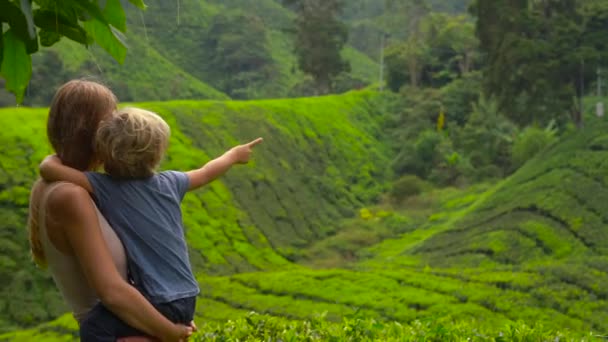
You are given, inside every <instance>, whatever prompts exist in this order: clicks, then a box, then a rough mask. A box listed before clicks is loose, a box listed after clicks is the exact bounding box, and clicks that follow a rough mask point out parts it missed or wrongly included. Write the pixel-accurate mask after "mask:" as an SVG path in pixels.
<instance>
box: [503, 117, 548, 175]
mask: <svg viewBox="0 0 608 342" xmlns="http://www.w3.org/2000/svg"><path fill="white" fill-rule="evenodd" d="M556 141H557V136H556V131H555V130H554V129H553V126H552V125H550V126H549V127H547V128H545V129H540V128H537V127H527V128H525V129H524V130H523V131H522V132H521V133H520V134H519V136H518V137H517V139H516V140H515V142H514V144H513V149H512V158H513V166H514V167H515V168H519V167H521V166H522V165H523V164H524V163H525V162H527V161H528V160H530V159H532V158H533V157H534V156H535V155H536V154H538V153H539V152H540V151H542V150H544V149H545V148H547V147H548V146H550V145H552V144H553V143H555V142H556Z"/></svg>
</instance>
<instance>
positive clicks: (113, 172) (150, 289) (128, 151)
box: [40, 108, 262, 340]
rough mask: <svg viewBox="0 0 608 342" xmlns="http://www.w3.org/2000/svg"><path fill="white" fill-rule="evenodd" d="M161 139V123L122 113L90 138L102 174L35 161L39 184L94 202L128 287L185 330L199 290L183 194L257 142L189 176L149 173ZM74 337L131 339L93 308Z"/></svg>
mask: <svg viewBox="0 0 608 342" xmlns="http://www.w3.org/2000/svg"><path fill="white" fill-rule="evenodd" d="M169 136H170V128H169V125H167V123H166V122H165V121H164V120H163V119H161V118H160V117H159V116H158V115H156V114H155V113H152V112H149V111H146V110H143V109H138V108H126V109H122V110H120V111H118V112H117V113H115V115H114V116H113V117H112V118H111V119H109V120H108V121H105V122H102V123H101V124H100V126H99V129H98V131H97V135H96V139H95V141H96V146H95V150H96V152H97V157H98V158H99V159H100V160H101V161H102V162H103V165H104V169H105V171H106V173H107V174H101V173H95V172H81V171H78V170H76V169H72V168H70V167H67V166H64V165H62V163H61V160H59V158H57V157H55V156H50V157H47V158H46V159H45V160H44V161H43V162H42V164H41V165H40V174H41V176H42V177H43V178H44V179H45V180H47V181H67V182H71V183H75V184H77V185H79V186H82V187H83V188H85V189H86V190H87V191H88V192H89V193H91V194H92V195H93V196H94V198H95V200H96V203H97V205H98V207H99V210H100V211H101V213H102V214H103V215H104V217H105V218H106V219H107V220H108V222H109V223H110V225H111V226H112V228H113V229H114V230H115V231H116V233H117V235H118V236H119V237H120V239H121V241H122V243H123V244H124V246H125V250H126V253H127V258H128V265H129V272H130V278H131V281H132V283H133V284H134V286H136V287H137V288H138V289H139V291H140V292H141V293H142V294H144V296H146V298H148V300H149V301H150V303H152V304H153V305H154V306H155V307H156V308H157V309H158V310H159V311H160V312H161V313H163V314H164V315H165V316H166V317H167V318H169V319H170V320H172V321H173V322H175V323H183V324H189V323H190V322H191V321H192V319H193V316H194V310H195V303H196V295H197V294H198V293H199V288H198V284H197V282H196V280H195V278H194V275H193V273H192V269H191V266H190V262H189V259H188V250H187V245H186V241H185V238H184V229H183V226H182V215H181V208H180V204H181V201H182V199H183V198H184V195H185V193H186V192H187V191H190V190H194V189H197V188H199V187H201V186H203V185H205V184H207V183H209V182H211V181H213V180H214V179H216V178H217V177H219V176H221V175H222V174H224V173H225V172H226V171H228V169H230V167H231V166H232V165H233V164H243V163H247V162H248V161H249V157H250V154H251V152H252V151H251V149H252V147H254V146H255V145H258V144H259V143H261V142H262V138H258V139H256V140H254V141H252V142H250V143H248V144H244V145H238V146H236V147H234V148H232V149H230V150H229V151H227V152H226V153H224V154H223V155H222V156H221V157H219V158H217V159H214V160H212V161H210V162H208V163H207V164H205V165H204V166H203V167H201V168H200V169H197V170H193V171H189V172H177V171H165V172H160V173H155V170H156V168H157V167H158V165H159V164H160V161H161V159H162V157H163V155H164V153H165V151H166V149H167V147H168V143H169ZM81 332H82V333H83V334H85V335H87V336H94V338H95V339H103V338H108V340H110V339H111V338H116V337H124V336H130V335H133V334H135V333H136V332H134V331H133V330H132V329H131V328H129V327H128V326H127V325H126V324H124V323H122V322H121V321H120V320H118V319H117V318H116V317H115V316H114V315H113V314H112V313H111V312H110V311H109V310H107V309H105V308H104V307H103V306H102V305H101V304H100V306H98V307H96V308H95V309H93V310H92V312H91V313H90V314H89V316H88V317H87V318H86V319H85V320H84V321H83V322H82V326H81Z"/></svg>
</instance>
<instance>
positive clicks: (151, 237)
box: [86, 171, 199, 303]
mask: <svg viewBox="0 0 608 342" xmlns="http://www.w3.org/2000/svg"><path fill="white" fill-rule="evenodd" d="M86 175H87V178H88V179H89V182H90V183H91V186H92V187H93V190H94V191H95V193H94V197H95V199H96V202H97V205H98V207H99V211H101V213H102V214H103V215H104V216H105V218H106V219H107V220H108V222H109V223H110V225H111V226H112V228H113V229H114V230H115V231H116V234H117V235H118V237H119V238H120V240H121V241H122V243H123V245H124V246H125V250H126V252H127V259H128V265H129V271H130V272H131V277H132V278H133V280H134V282H135V286H136V287H138V288H139V289H140V291H142V293H143V294H144V295H145V296H146V297H148V299H149V300H150V301H151V302H153V303H167V302H170V301H173V300H176V299H181V298H186V297H192V296H196V295H197V294H198V293H199V287H198V284H197V282H196V279H195V278H194V275H193V274H192V268H191V266H190V260H189V259H188V247H187V245H186V240H185V238H184V228H183V224H182V212H181V207H180V204H181V201H182V200H183V198H184V195H185V194H186V192H187V191H188V187H189V186H190V180H189V178H188V175H186V174H185V173H183V172H177V171H165V172H161V173H158V174H156V175H154V176H152V177H150V178H146V179H137V180H132V179H131V180H116V179H113V178H111V177H110V176H108V175H105V174H101V173H95V172H87V173H86Z"/></svg>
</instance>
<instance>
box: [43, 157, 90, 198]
mask: <svg viewBox="0 0 608 342" xmlns="http://www.w3.org/2000/svg"><path fill="white" fill-rule="evenodd" d="M40 176H42V178H44V180H46V181H48V182H58V181H63V182H70V183H73V184H76V185H78V186H80V187H83V188H84V189H85V190H86V191H87V192H89V193H91V194H92V193H93V187H92V186H91V183H90V182H89V180H88V179H87V176H86V175H85V174H84V172H81V171H78V170H76V169H73V168H71V167H69V166H65V165H63V163H61V159H59V157H57V156H56V155H51V156H48V157H46V158H44V160H43V161H42V163H41V164H40Z"/></svg>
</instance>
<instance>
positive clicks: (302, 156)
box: [0, 91, 388, 331]
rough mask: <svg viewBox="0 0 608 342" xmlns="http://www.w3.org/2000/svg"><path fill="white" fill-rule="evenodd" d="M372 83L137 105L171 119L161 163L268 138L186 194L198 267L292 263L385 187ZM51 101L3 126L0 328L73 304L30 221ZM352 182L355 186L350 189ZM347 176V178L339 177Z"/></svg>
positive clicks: (209, 270)
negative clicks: (337, 91) (363, 87)
mask: <svg viewBox="0 0 608 342" xmlns="http://www.w3.org/2000/svg"><path fill="white" fill-rule="evenodd" d="M375 98H376V95H375V94H373V93H371V92H365V91H361V92H356V93H353V94H348V95H344V96H332V97H326V98H319V99H294V100H277V101H252V102H242V103H241V102H188V101H183V102H166V103H161V102H158V103H140V104H137V105H138V106H141V107H144V108H147V109H150V110H153V111H156V112H158V113H159V114H161V115H162V116H163V117H164V118H165V119H166V120H167V122H168V123H169V124H170V125H171V127H172V137H171V142H170V148H169V151H168V155H167V157H166V160H165V162H164V164H163V165H162V168H163V169H178V170H188V169H192V168H198V167H200V166H201V165H202V164H204V163H205V162H207V161H209V160H210V159H211V158H214V157H216V156H219V155H221V154H222V153H223V152H224V151H225V150H227V149H228V148H230V147H232V146H234V145H236V144H239V143H244V142H247V141H249V140H250V139H254V138H257V137H258V136H262V137H264V138H265V141H264V143H263V144H262V145H260V146H259V148H257V149H256V152H255V155H254V157H253V161H252V162H251V163H250V164H249V165H247V166H237V167H235V168H234V169H233V170H231V171H230V172H229V173H228V174H227V175H226V176H225V177H223V178H222V179H221V180H218V181H216V182H214V183H212V184H211V185H210V186H208V187H206V188H204V189H201V190H199V191H197V192H194V193H191V194H188V195H187V196H186V198H185V201H184V206H183V210H184V221H185V226H186V235H187V239H188V242H189V245H190V247H191V253H190V256H191V260H192V263H193V265H194V267H195V269H196V271H197V272H202V273H204V274H232V273H236V272H245V271H256V270H272V269H290V268H294V267H297V266H294V264H293V263H291V262H290V261H289V260H288V259H289V258H291V255H292V251H293V250H296V249H297V248H299V247H301V246H304V245H306V244H309V243H310V242H311V241H312V240H314V239H320V238H323V237H324V236H327V235H329V234H331V233H332V231H333V230H334V229H335V225H334V224H333V222H335V221H338V220H340V219H341V218H343V217H347V216H349V215H351V216H352V215H353V214H354V213H355V212H356V210H357V209H358V208H359V207H361V206H363V205H364V203H367V202H370V201H372V200H373V199H374V198H375V197H376V196H378V195H379V194H380V193H381V192H382V191H383V190H384V188H385V184H386V181H387V179H388V172H387V170H386V168H385V166H384V165H386V164H387V162H388V161H387V160H388V149H387V148H385V147H384V146H385V145H383V144H381V143H380V142H379V140H378V139H379V138H378V137H380V136H381V134H380V132H379V130H380V123H379V121H378V120H377V119H376V118H374V116H375V115H379V113H378V111H377V109H376V106H375V105H374V103H375V101H376V100H375ZM46 115H47V110H46V109H43V108H40V109H27V108H18V109H3V110H0V125H1V126H2V127H7V128H9V129H5V130H2V132H1V133H0V151H1V153H0V155H2V158H0V204H1V205H0V234H1V235H0V251H1V253H2V254H0V264H1V265H2V267H1V268H0V280H1V282H2V284H7V286H2V288H1V289H0V293H1V296H0V298H1V300H0V301H1V302H0V307H2V308H4V309H3V310H0V331H2V330H4V331H6V330H10V329H14V328H19V327H26V326H31V325H34V324H38V323H39V322H43V321H47V320H49V319H52V318H54V317H57V316H58V315H59V314H60V313H62V312H65V310H66V308H65V306H64V305H63V304H62V303H61V300H60V298H59V296H58V294H57V291H56V289H55V287H54V285H53V284H52V281H51V279H50V277H49V276H48V274H46V273H44V272H42V271H40V270H38V269H36V268H35V267H34V266H33V264H32V263H31V261H30V260H29V252H28V246H27V238H26V236H27V234H26V231H25V229H24V227H25V219H26V215H27V205H28V196H29V187H30V186H31V184H32V182H33V181H34V180H35V179H36V175H37V171H36V167H37V165H38V163H39V161H40V160H42V158H43V157H44V155H46V154H47V153H49V152H50V149H49V147H48V144H47V143H46V139H45V128H44V126H45V121H46V120H45V118H46ZM345 184H349V185H348V186H344V185H345ZM337 185H340V186H337Z"/></svg>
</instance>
